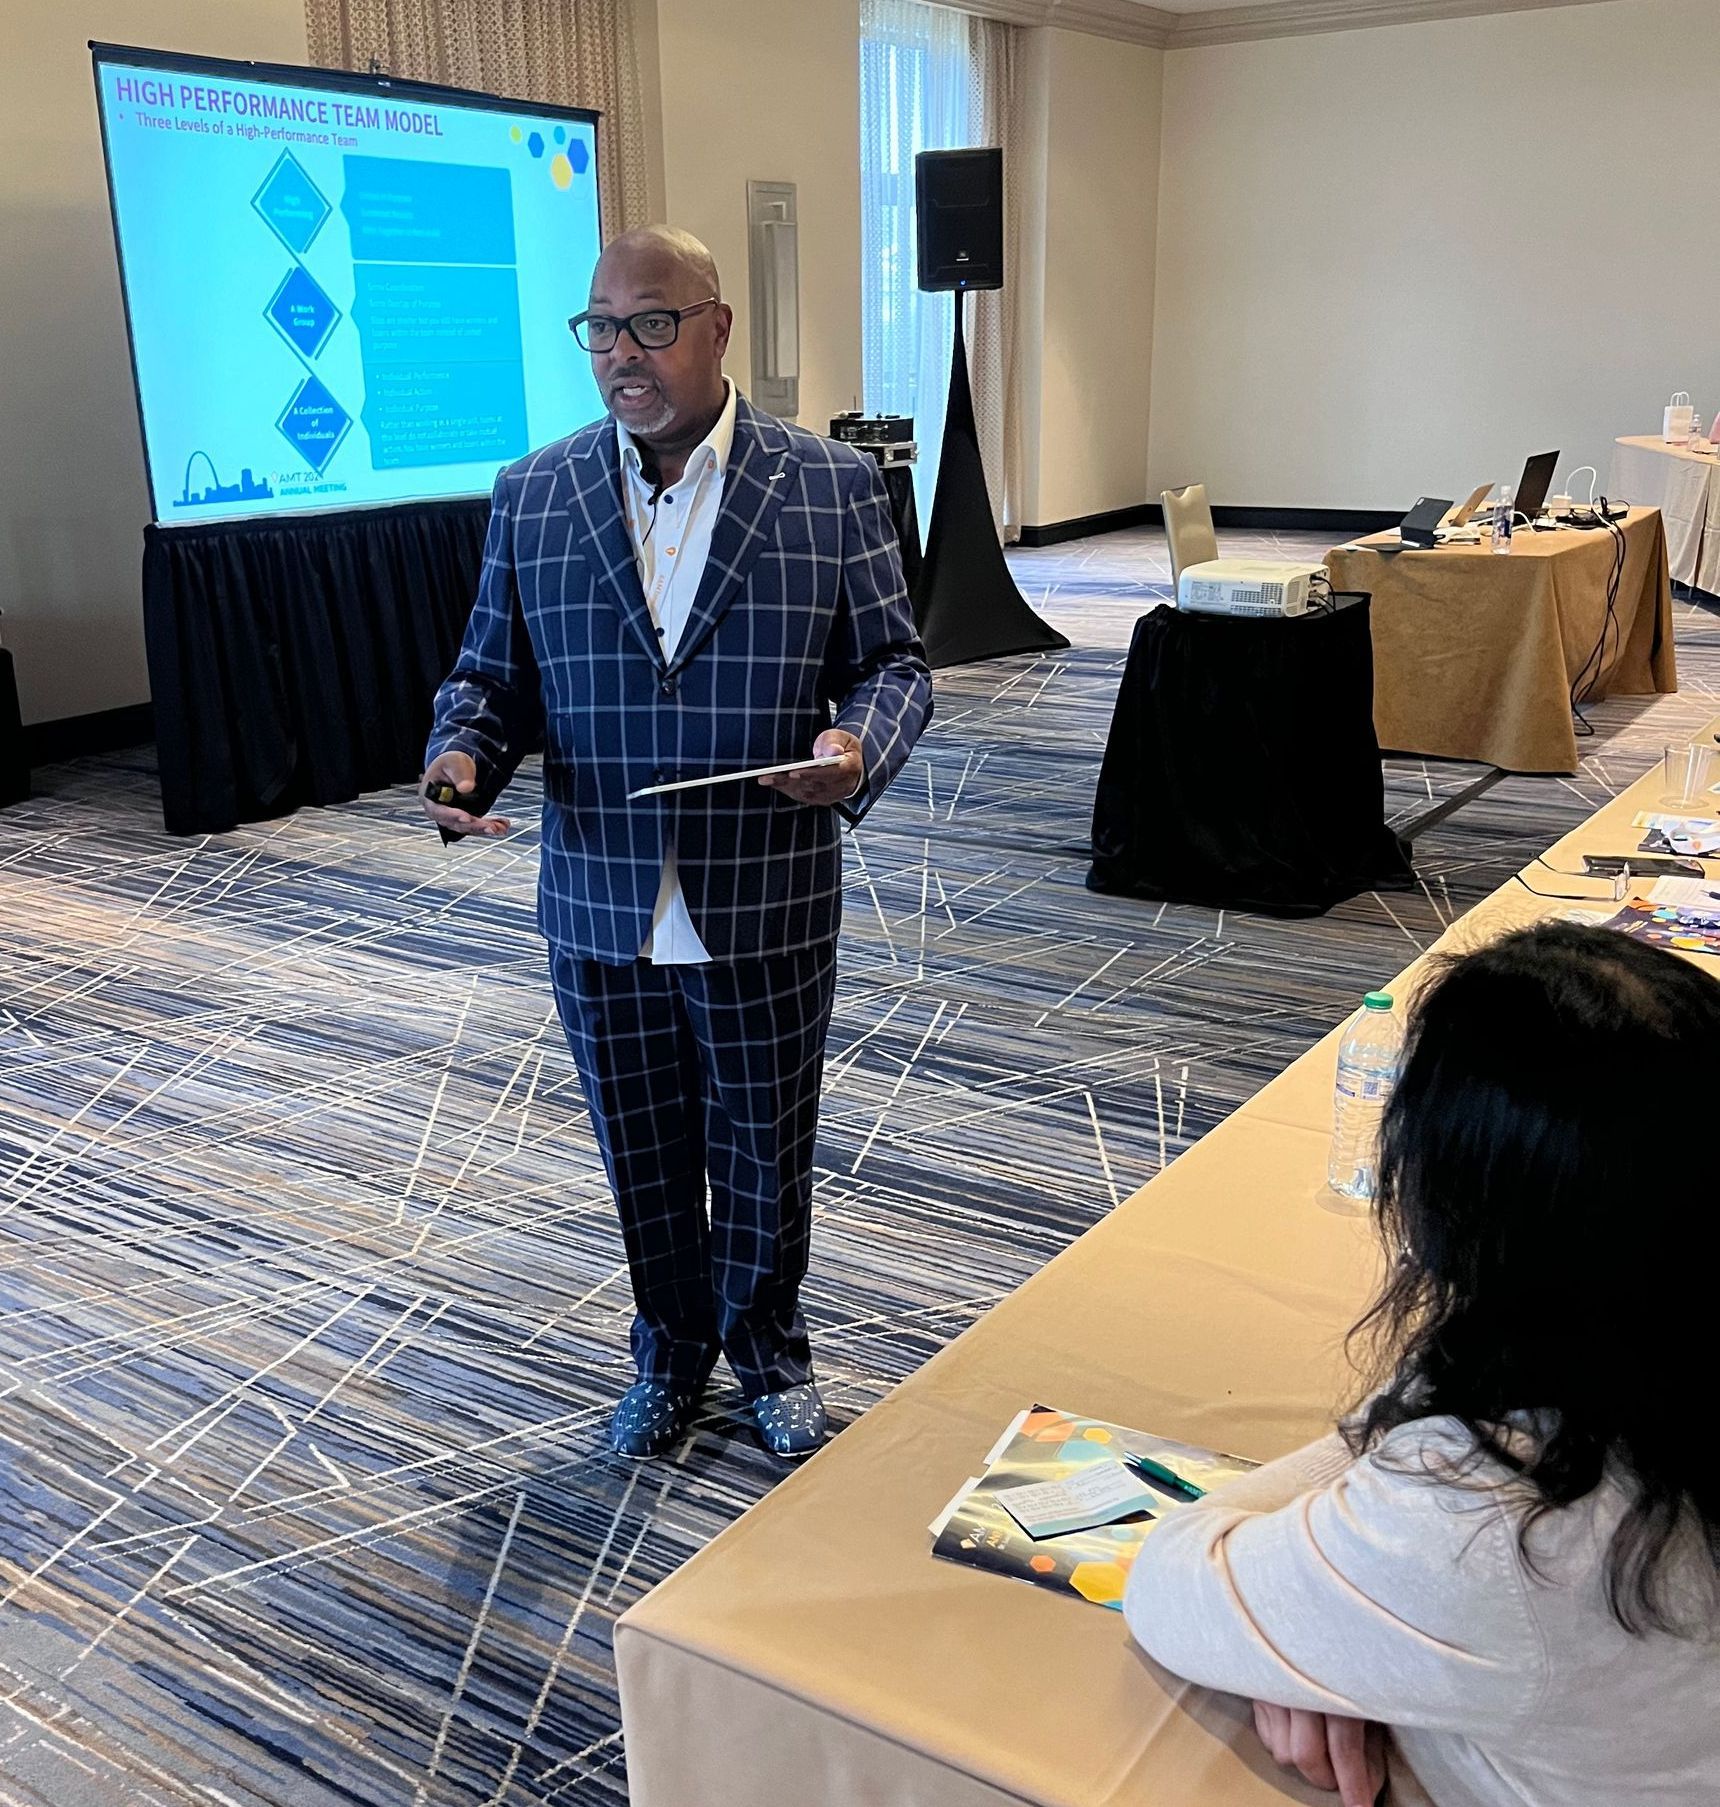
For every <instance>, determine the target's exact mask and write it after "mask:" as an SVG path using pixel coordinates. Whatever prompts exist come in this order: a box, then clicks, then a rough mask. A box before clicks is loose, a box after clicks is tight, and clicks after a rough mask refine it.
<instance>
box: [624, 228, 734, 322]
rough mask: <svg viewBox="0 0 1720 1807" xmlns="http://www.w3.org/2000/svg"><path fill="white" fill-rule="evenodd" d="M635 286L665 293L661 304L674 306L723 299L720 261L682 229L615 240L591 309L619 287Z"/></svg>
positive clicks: (635, 230) (655, 230)
mask: <svg viewBox="0 0 1720 1807" xmlns="http://www.w3.org/2000/svg"><path fill="white" fill-rule="evenodd" d="M621 281H631V282H632V283H633V284H634V285H635V286H638V285H640V284H644V285H646V286H653V285H654V286H655V287H656V288H658V289H661V291H662V293H661V295H660V297H658V298H659V299H661V300H663V301H666V302H668V304H669V305H670V306H671V307H685V306H687V305H688V304H689V303H691V302H694V301H703V300H704V299H705V297H706V296H707V295H715V296H716V297H717V298H718V299H719V300H720V299H721V298H722V293H723V289H722V282H721V279H720V278H719V277H718V275H717V260H716V259H715V258H714V257H713V256H712V255H711V254H710V252H709V251H708V250H707V249H706V248H705V246H704V245H703V244H702V243H701V242H700V241H699V240H698V239H696V238H694V237H693V235H692V233H690V232H683V231H682V230H681V229H680V227H679V226H635V227H634V228H633V229H632V230H631V231H630V232H623V233H622V234H621V235H620V237H619V238H613V239H611V240H610V241H609V244H608V246H607V247H606V248H605V250H604V253H603V255H602V256H601V257H600V258H599V259H598V260H597V268H596V269H595V270H594V271H593V272H592V277H591V305H592V306H593V307H601V306H603V305H604V304H603V302H602V301H600V300H599V296H600V295H601V294H602V293H603V292H604V291H605V289H606V288H607V287H608V286H609V285H611V284H614V283H618V282H621Z"/></svg>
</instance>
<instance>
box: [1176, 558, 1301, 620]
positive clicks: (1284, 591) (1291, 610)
mask: <svg viewBox="0 0 1720 1807" xmlns="http://www.w3.org/2000/svg"><path fill="white" fill-rule="evenodd" d="M1314 576H1315V572H1314V569H1313V567H1312V566H1310V565H1297V564H1291V563H1289V562H1287V561H1285V560H1282V559H1271V558H1214V559H1209V560H1208V561H1207V562H1206V563H1205V564H1203V565H1190V566H1189V567H1188V568H1187V569H1186V570H1185V571H1184V572H1183V574H1182V577H1181V578H1180V579H1179V580H1178V583H1177V607H1178V608H1179V609H1190V610H1193V611H1195V612H1196V613H1198V614H1203V615H1306V614H1307V612H1308V596H1309V592H1310V590H1311V589H1312V587H1313V582H1314Z"/></svg>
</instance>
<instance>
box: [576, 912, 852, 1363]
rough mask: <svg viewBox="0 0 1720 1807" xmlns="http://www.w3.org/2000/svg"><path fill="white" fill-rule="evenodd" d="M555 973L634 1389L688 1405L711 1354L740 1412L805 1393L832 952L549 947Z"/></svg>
mask: <svg viewBox="0 0 1720 1807" xmlns="http://www.w3.org/2000/svg"><path fill="white" fill-rule="evenodd" d="M550 965H551V974H552V977H553V979H554V982H555V996H556V1004H557V1008H558V1009H559V1011H560V1013H561V1020H562V1026H563V1028H565V1029H566V1031H567V1039H568V1046H569V1047H570V1048H571V1049H572V1051H573V1058H574V1064H575V1066H576V1067H577V1068H578V1069H579V1078H580V1084H581V1086H582V1087H583V1089H584V1092H585V1099H586V1103H587V1105H588V1106H589V1107H590V1110H591V1121H592V1127H593V1129H594V1130H595V1131H596V1134H597V1139H598V1144H599V1146H600V1147H601V1149H602V1151H603V1161H604V1166H605V1168H606V1169H607V1171H608V1174H609V1183H610V1186H611V1188H612V1189H613V1191H614V1193H615V1203H616V1207H617V1210H618V1211H619V1213H620V1217H621V1234H622V1239H623V1241H624V1243H625V1245H626V1249H627V1265H628V1270H629V1272H630V1274H631V1276H632V1281H633V1300H634V1305H635V1307H636V1312H637V1315H636V1316H635V1317H634V1320H633V1333H632V1344H633V1357H634V1360H635V1362H636V1363H637V1365H638V1370H639V1376H640V1378H641V1379H642V1380H659V1381H663V1382H666V1383H667V1384H669V1385H671V1386H673V1387H675V1388H676V1389H677V1390H680V1391H688V1392H692V1391H696V1390H697V1389H698V1387H699V1386H701V1385H702V1384H703V1383H704V1380H705V1378H706V1377H707V1375H709V1373H710V1371H711V1369H712V1367H713V1366H714V1365H715V1362H716V1358H717V1354H718V1351H719V1350H720V1351H721V1352H722V1353H723V1354H725V1355H726V1356H727V1357H728V1360H729V1365H730V1366H731V1367H732V1368H733V1369H734V1371H735V1374H736V1376H737V1378H738V1379H739V1380H740V1383H741V1390H742V1391H743V1393H744V1394H745V1395H746V1397H747V1398H749V1399H756V1398H757V1397H758V1396H759V1394H761V1393H774V1392H777V1391H779V1390H780V1389H781V1388H783V1387H792V1386H798V1385H799V1384H800V1383H801V1382H803V1381H806V1380H809V1379H811V1377H812V1351H811V1347H810V1345H809V1343H808V1341H807V1335H806V1320H805V1318H804V1316H803V1315H802V1313H801V1309H800V1283H801V1281H802V1279H804V1277H805V1275H806V1264H807V1257H808V1252H809V1247H810V1243H811V1232H812V1156H813V1148H814V1145H815V1143H816V1140H817V1134H818V1099H819V1088H820V1084H821V1082H822V1079H823V1074H824V1038H825V1034H826V1032H827V1031H828V1029H829V1027H830V1010H831V1004H832V1002H833V1001H834V998H835V994H836V943H835V942H834V941H825V942H822V943H819V944H817V945H815V946H812V947H807V948H800V949H796V950H794V951H792V952H789V953H778V954H770V955H766V956H762V957H759V958H755V959H746V960H735V961H720V962H712V963H711V964H709V965H700V966H671V965H663V966H658V965H654V964H653V963H652V962H651V961H649V960H635V961H633V962H632V963H631V964H629V965H626V966H609V965H605V964H603V963H602V962H601V961H598V960H593V959H590V958H587V957H585V956H583V955H579V954H575V953H572V952H570V951H567V950H564V949H561V948H553V949H552V950H551V955H550ZM707 1180H708V1183H709V1194H710V1196H709V1215H708V1217H707V1212H706V1185H707Z"/></svg>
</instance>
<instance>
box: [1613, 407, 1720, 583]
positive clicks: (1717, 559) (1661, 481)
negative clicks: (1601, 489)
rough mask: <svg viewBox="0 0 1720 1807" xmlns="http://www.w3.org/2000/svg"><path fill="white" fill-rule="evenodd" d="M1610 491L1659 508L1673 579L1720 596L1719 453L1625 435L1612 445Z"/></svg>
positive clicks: (1619, 498) (1624, 499)
mask: <svg viewBox="0 0 1720 1807" xmlns="http://www.w3.org/2000/svg"><path fill="white" fill-rule="evenodd" d="M1606 493H1607V494H1608V495H1609V496H1611V497H1613V498H1614V499H1615V500H1616V501H1620V502H1631V503H1636V504H1639V505H1640V506H1642V507H1644V508H1658V509H1659V510H1660V515H1661V519H1662V520H1663V521H1664V522H1665V523H1666V562H1667V568H1668V569H1669V570H1670V571H1671V573H1672V581H1673V582H1674V583H1675V584H1695V585H1696V587H1697V588H1698V589H1699V590H1706V591H1707V592H1708V593H1709V594H1710V595H1711V596H1712V595H1720V457H1717V456H1716V455H1715V454H1714V453H1712V452H1692V451H1687V450H1686V449H1685V448H1684V447H1683V446H1674V445H1667V444H1666V443H1665V441H1664V440H1662V439H1660V438H1659V437H1657V436H1654V437H1651V436H1648V435H1627V436H1626V437H1625V438H1623V439H1620V440H1619V441H1618V442H1617V443H1616V445H1615V446H1614V448H1613V461H1612V471H1611V473H1610V474H1609V476H1608V478H1607V487H1606Z"/></svg>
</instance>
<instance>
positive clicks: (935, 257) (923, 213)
mask: <svg viewBox="0 0 1720 1807" xmlns="http://www.w3.org/2000/svg"><path fill="white" fill-rule="evenodd" d="M914 200H915V203H916V206H917V209H918V225H919V251H920V287H921V288H922V289H1001V288H1002V287H1003V152H1002V151H1000V150H995V149H993V150H983V151H921V152H920V154H919V155H918V156H917V157H916V158H915V159H914Z"/></svg>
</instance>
